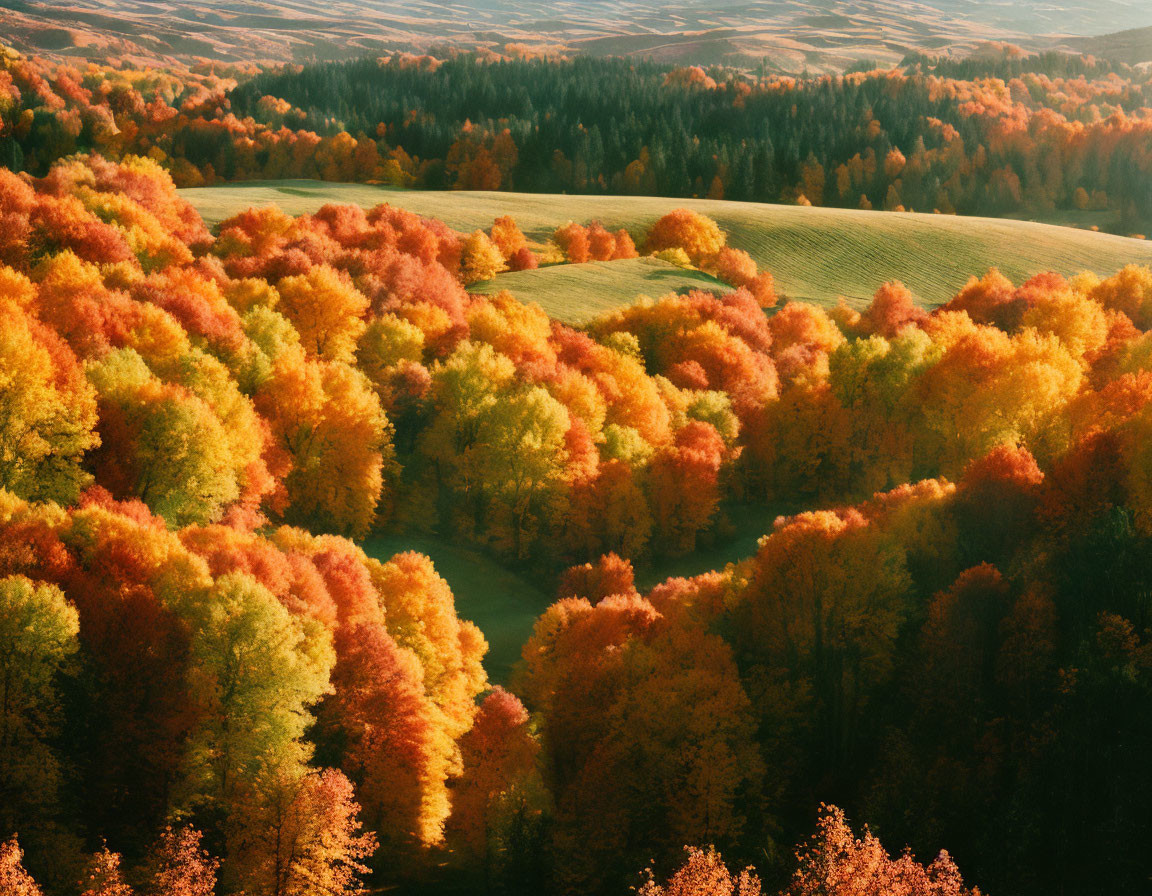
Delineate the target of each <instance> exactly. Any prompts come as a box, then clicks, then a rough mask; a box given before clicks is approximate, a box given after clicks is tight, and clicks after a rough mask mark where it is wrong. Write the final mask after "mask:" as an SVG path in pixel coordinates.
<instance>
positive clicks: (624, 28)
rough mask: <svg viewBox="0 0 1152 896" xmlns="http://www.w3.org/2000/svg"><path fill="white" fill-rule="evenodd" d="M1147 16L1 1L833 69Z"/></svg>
mask: <svg viewBox="0 0 1152 896" xmlns="http://www.w3.org/2000/svg"><path fill="white" fill-rule="evenodd" d="M1149 24H1152V18H1150V16H1149V13H1148V9H1147V5H1146V4H1145V3H1143V2H1140V0H1063V2H1045V0H1022V2H1018V3H1003V2H998V0H921V2H908V0H752V2H742V3H731V4H714V3H707V2H703V0H677V2H673V3H665V2H662V0H620V2H612V0H585V2H580V3H576V2H546V0H526V2H520V3H511V2H508V0H464V2H455V3H450V4H433V3H429V2H427V0H360V2H351V0H333V2H330V3H325V4H316V3H311V2H307V0H268V2H262V0H195V2H187V3H185V2H174V0H60V2H57V0H4V2H0V34H2V35H4V36H5V38H4V39H5V42H7V43H11V44H12V45H14V46H16V47H17V48H18V49H20V50H22V51H24V52H37V53H50V54H52V55H56V56H70V57H76V58H84V59H97V60H101V61H103V60H111V59H122V60H125V61H127V62H129V63H131V64H140V63H146V64H155V63H157V62H159V61H171V60H182V61H189V60H192V59H197V58H211V59H213V60H215V61H217V62H244V61H277V62H288V61H308V60H323V59H340V58H349V57H354V56H365V55H373V54H381V53H388V52H396V51H398V50H421V51H422V50H428V49H435V48H447V47H467V48H485V49H491V50H494V51H497V52H505V51H506V48H507V46H508V45H509V44H514V45H520V46H522V47H528V48H531V50H530V51H531V52H541V51H548V52H556V51H560V52H564V53H587V54H592V55H602V56H603V55H615V56H637V57H648V58H652V59H657V60H660V61H663V62H669V63H674V64H700V65H710V64H726V65H733V66H737V67H748V68H753V67H761V66H763V67H764V68H766V69H767V70H769V71H786V72H800V71H804V70H807V71H811V72H830V71H841V70H843V69H845V68H847V67H849V66H851V65H854V64H858V63H860V62H861V61H863V60H876V61H879V62H887V63H892V64H894V63H896V62H898V61H899V60H900V59H901V57H903V56H904V55H905V54H907V53H909V52H913V51H931V52H938V53H966V52H970V51H971V50H972V49H973V48H974V47H976V46H978V45H979V44H980V43H981V42H983V41H988V40H999V41H1010V42H1013V43H1017V44H1020V45H1022V46H1024V47H1026V48H1027V49H1048V48H1051V47H1054V46H1062V45H1065V43H1064V42H1065V41H1066V40H1067V38H1069V37H1070V36H1077V35H1093V34H1100V33H1101V32H1104V31H1117V30H1120V29H1125V28H1137V27H1141V26H1145V25H1149Z"/></svg>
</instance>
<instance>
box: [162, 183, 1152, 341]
mask: <svg viewBox="0 0 1152 896" xmlns="http://www.w3.org/2000/svg"><path fill="white" fill-rule="evenodd" d="M181 193H182V195H183V196H184V197H185V198H186V199H188V200H189V201H190V202H191V203H192V204H193V205H194V206H195V207H196V208H197V210H198V211H199V212H200V214H201V215H202V216H203V217H204V219H205V220H206V221H207V222H208V223H209V224H216V223H218V222H220V221H221V220H223V219H225V218H227V217H228V216H230V215H232V214H235V213H236V212H239V211H241V210H243V209H245V208H248V207H249V206H262V205H272V204H275V205H279V206H280V207H281V208H283V209H284V210H285V211H287V212H290V213H292V214H302V213H304V212H310V211H315V210H316V209H318V208H319V207H320V206H321V205H323V204H325V203H327V202H348V203H354V204H358V205H362V206H364V207H371V206H374V205H378V204H379V203H381V202H388V203H391V204H393V205H396V206H398V207H401V208H406V209H410V210H412V211H414V212H417V213H419V214H423V215H430V216H432V217H436V218H440V219H441V220H443V221H445V222H446V223H447V224H449V225H450V226H452V227H454V228H457V229H459V230H473V229H475V228H477V227H483V228H487V227H488V226H490V225H491V223H492V221H493V220H494V219H495V218H496V217H498V216H500V215H505V214H510V215H512V216H513V217H514V218H515V219H516V221H517V222H518V223H519V225H520V227H521V228H522V229H523V230H524V232H525V234H526V235H527V236H528V237H529V238H530V239H532V240H535V241H537V242H543V241H545V240H546V239H547V237H548V234H550V233H551V232H552V230H554V229H555V228H556V227H557V226H560V225H563V224H565V223H567V222H568V221H578V222H585V221H591V220H599V221H601V222H602V223H603V224H604V225H605V226H607V227H611V228H617V227H626V228H628V229H629V230H631V231H632V232H633V234H634V235H635V236H637V237H640V236H642V235H643V231H644V230H646V229H647V228H648V227H649V226H650V225H651V224H652V222H653V221H655V220H656V219H657V218H658V217H659V216H660V215H662V214H664V213H665V212H668V211H670V210H672V209H674V208H678V207H682V206H686V207H689V208H693V209H696V210H698V211H700V212H702V213H704V214H706V215H710V216H712V217H713V218H715V219H716V221H718V222H719V223H720V226H721V227H723V228H724V229H725V230H726V231H728V234H729V242H730V244H731V245H733V246H735V247H737V248H739V249H744V250H746V251H747V252H749V253H750V254H751V255H752V256H753V258H755V259H756V261H757V263H758V264H759V265H760V266H761V267H763V268H766V269H767V270H769V271H771V272H772V273H773V275H774V276H775V277H776V283H777V290H778V291H779V292H780V293H781V295H782V296H784V297H785V298H789V299H798V300H804V301H812V302H817V303H819V304H823V305H830V304H835V303H836V302H837V300H838V299H839V297H840V296H844V297H845V298H846V299H847V300H848V301H849V303H850V304H853V305H856V306H861V305H864V304H866V303H867V302H868V301H869V299H870V298H871V296H872V294H873V293H874V292H875V291H876V289H877V288H878V287H879V286H880V285H881V284H882V283H884V282H885V281H886V280H893V279H898V280H902V281H904V282H905V283H906V284H907V285H908V286H909V287H910V288H911V289H912V290H913V292H915V293H916V294H917V296H918V297H919V298H920V300H921V301H922V302H923V303H924V304H925V305H926V306H930V307H931V306H936V305H939V304H942V303H943V302H946V301H947V300H948V299H949V298H951V297H952V296H953V295H954V294H955V293H956V292H957V291H958V290H959V289H960V288H961V287H962V286H963V285H964V284H965V283H966V282H967V280H968V278H969V277H970V276H972V275H973V274H983V273H984V272H986V271H987V270H988V269H989V268H991V267H998V268H1000V270H1002V271H1003V272H1004V273H1005V274H1006V275H1007V276H1008V277H1010V278H1012V279H1013V280H1014V281H1017V282H1019V281H1022V280H1024V279H1026V278H1028V277H1029V276H1031V275H1033V274H1036V273H1039V272H1041V271H1047V270H1055V271H1059V272H1060V273H1063V274H1069V275H1070V274H1075V273H1078V272H1079V271H1082V270H1094V271H1096V272H1098V273H1101V274H1110V273H1114V272H1115V271H1116V270H1118V269H1119V268H1121V267H1123V266H1124V265H1126V264H1130V263H1139V264H1152V243H1150V242H1146V241H1141V240H1135V239H1129V238H1126V237H1119V236H1112V235H1109V234H1103V233H1093V232H1090V231H1085V230H1076V229H1073V228H1070V227H1059V226H1055V225H1050V224H1039V223H1035V222H1030V221H1011V220H1000V219H990V218H961V217H955V216H947V215H924V214H914V213H897V212H866V211H857V210H852V209H830V208H801V207H799V206H784V205H764V204H757V203H743V202H725V201H714V200H702V199H701V200H691V199H665V198H657V197H634V196H629V197H611V196H550V195H542V194H528V193H480V192H476V193H472V192H432V191H418V190H399V189H392V188H386V187H376V186H364V185H359V184H333V183H322V182H318V181H283V182H274V183H268V182H265V183H248V184H232V185H227V186H221V187H202V188H196V189H188V190H182V191H181ZM708 281H711V278H709V277H706V276H705V275H703V274H700V273H699V272H695V271H682V270H680V269H678V268H673V267H672V266H670V265H663V266H661V265H659V264H656V263H653V262H651V261H647V260H645V261H630V262H602V263H599V264H585V265H576V266H568V265H563V266H554V267H549V268H542V269H539V270H537V271H529V272H522V273H515V274H501V275H500V276H498V277H497V278H495V279H494V280H492V281H490V282H489V283H487V284H484V285H483V286H482V287H481V289H482V290H483V291H485V292H488V291H492V290H495V289H509V290H511V291H512V292H513V293H514V294H515V295H517V297H519V298H521V299H524V300H526V301H538V302H540V304H541V305H542V306H543V307H544V308H545V310H547V311H548V312H549V313H550V314H553V315H555V316H556V317H559V318H561V319H563V320H566V321H570V322H573V323H581V322H583V321H585V320H586V319H587V318H588V317H589V316H590V315H594V314H596V313H598V312H600V311H602V310H604V309H606V308H609V307H612V306H613V305H616V304H620V303H623V302H628V301H631V300H632V299H634V298H635V297H636V296H637V295H641V294H647V295H653V296H658V295H660V294H663V293H667V292H669V291H673V290H677V289H682V288H687V287H691V286H692V285H697V284H701V283H706V282H708ZM712 283H713V284H714V283H715V281H712ZM582 293H583V294H582Z"/></svg>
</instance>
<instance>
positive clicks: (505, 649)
mask: <svg viewBox="0 0 1152 896" xmlns="http://www.w3.org/2000/svg"><path fill="white" fill-rule="evenodd" d="M794 511H795V508H792V509H791V511H787V512H794ZM784 512H786V510H785V509H784V508H766V507H763V506H757V505H751V504H733V505H728V506H726V507H725V508H724V510H723V522H722V523H721V524H720V525H719V526H718V527H717V529H718V532H717V534H716V536H715V538H714V540H713V542H712V543H710V544H708V545H706V546H703V547H701V548H700V549H699V550H696V551H694V552H693V553H691V554H688V555H686V556H684V557H677V558H674V559H671V560H662V561H659V562H656V563H653V564H651V565H649V566H645V567H641V568H640V569H638V570H637V571H636V584H637V587H639V588H640V589H641V591H648V590H649V589H651V588H652V587H654V586H656V585H658V584H660V583H661V582H663V581H664V580H665V579H668V578H671V577H673V576H685V577H688V576H696V575H700V574H702V573H705V572H709V571H710V570H714V569H716V570H722V569H724V567H725V566H727V565H728V564H729V563H736V562H739V561H741V560H744V559H747V558H748V557H751V556H752V555H753V554H755V553H756V548H757V543H758V542H759V540H760V538H761V536H763V535H765V534H767V533H768V532H771V531H772V524H773V522H774V520H775V519H776V517H777V516H778V515H779V514H780V513H784ZM361 547H363V548H364V550H365V551H366V552H367V553H368V555H369V556H371V557H375V558H376V559H378V560H382V561H386V560H388V559H390V558H391V557H392V556H394V555H395V554H397V553H400V552H401V551H419V552H420V553H422V554H427V555H428V556H429V557H431V558H432V562H433V563H434V564H436V571H437V572H438V573H439V574H440V575H441V576H443V577H444V580H445V581H446V582H447V583H448V585H449V586H450V587H451V588H452V594H453V596H454V597H455V598H456V612H457V613H458V614H459V615H460V617H461V618H462V619H469V620H471V621H472V622H475V623H476V624H477V625H478V626H480V630H481V631H483V632H484V637H485V638H487V639H488V654H487V656H486V657H485V659H484V668H485V670H487V672H488V678H489V680H490V681H491V682H492V683H493V684H503V685H506V684H508V681H509V678H510V676H511V673H512V667H513V666H514V665H515V664H516V663H517V662H518V661H519V659H520V651H521V649H522V648H523V646H524V642H526V641H527V640H528V638H529V636H530V635H531V634H532V627H533V625H534V624H535V622H536V618H537V617H538V616H539V615H540V614H541V613H543V612H544V610H545V609H547V608H548V606H549V605H550V604H551V603H552V602H553V601H554V600H555V583H553V582H540V581H535V580H533V581H530V580H529V579H528V578H527V577H525V576H524V575H520V574H519V573H517V572H514V571H512V570H510V569H508V568H506V567H505V566H503V565H501V564H500V563H499V562H497V561H496V560H493V559H492V558H491V557H488V556H487V555H485V554H483V553H481V552H480V551H478V550H474V549H472V548H469V547H466V546H463V545H459V544H455V543H453V542H450V541H448V540H446V539H442V538H438V537H437V536H435V535H377V536H373V537H371V538H369V539H367V540H365V541H364V542H362V543H361Z"/></svg>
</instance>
